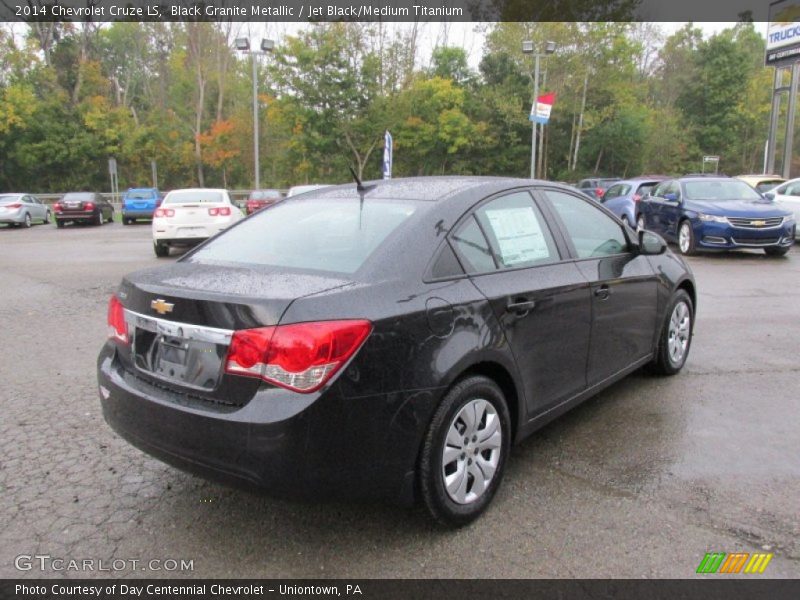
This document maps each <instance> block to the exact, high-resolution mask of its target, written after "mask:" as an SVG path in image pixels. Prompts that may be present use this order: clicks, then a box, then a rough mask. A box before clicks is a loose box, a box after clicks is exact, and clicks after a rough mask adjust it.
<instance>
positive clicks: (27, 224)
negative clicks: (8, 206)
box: [22, 213, 33, 229]
mask: <svg viewBox="0 0 800 600" xmlns="http://www.w3.org/2000/svg"><path fill="white" fill-rule="evenodd" d="M31 225H33V223H32V222H31V213H25V220H24V221H23V222H22V226H23V227H25V229H30V227H31Z"/></svg>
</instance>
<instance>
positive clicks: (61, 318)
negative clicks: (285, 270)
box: [0, 224, 800, 578]
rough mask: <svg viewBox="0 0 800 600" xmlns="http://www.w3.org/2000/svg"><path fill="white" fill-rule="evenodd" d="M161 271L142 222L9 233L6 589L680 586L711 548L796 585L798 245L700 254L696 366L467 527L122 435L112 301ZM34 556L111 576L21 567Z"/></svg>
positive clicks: (512, 474)
mask: <svg viewBox="0 0 800 600" xmlns="http://www.w3.org/2000/svg"><path fill="white" fill-rule="evenodd" d="M168 260H174V259H162V260H161V261H160V262H161V263H166V262H167V261H168ZM158 263H159V261H158V260H157V259H156V258H155V257H154V256H153V252H152V247H151V243H150V228H149V226H147V225H139V226H132V227H123V226H122V225H120V224H113V225H106V226H104V227H102V228H97V227H67V228H66V229H63V230H56V228H55V227H54V226H52V225H50V226H36V227H34V228H32V229H29V230H12V229H7V228H2V227H0V282H2V283H0V289H2V291H1V292H0V298H2V299H1V300H0V323H2V327H0V349H2V360H1V361H0V382H2V384H0V406H2V411H3V412H2V417H1V418H0V495H1V496H2V499H3V509H2V510H0V577H39V576H42V575H43V574H44V575H47V576H53V575H56V574H61V575H64V576H69V577H87V576H96V575H100V576H109V575H116V576H140V577H141V576H150V577H152V576H157V577H161V576H166V577H187V576H193V577H292V578H295V577H298V578H299V577H317V576H319V577H604V578H605V577H634V578H638V577H669V578H682V577H693V576H695V569H696V568H697V566H698V564H699V563H700V561H701V559H702V558H703V556H704V554H705V553H706V552H710V551H719V552H728V553H731V552H751V553H752V552H771V553H774V555H775V556H774V558H773V559H772V561H771V563H770V564H769V566H768V568H767V570H766V572H765V573H764V574H763V575H760V576H759V577H797V576H798V575H800V544H799V543H798V542H799V540H800V500H798V498H800V393H798V392H800V367H798V364H800V361H798V351H797V348H798V341H800V285H798V283H799V282H800V246H797V247H795V248H794V249H793V250H792V252H791V253H790V255H789V256H788V257H786V258H783V259H770V258H766V257H765V256H764V255H763V254H762V253H760V252H744V253H738V254H728V255H720V256H716V255H712V256H700V257H696V258H692V259H691V260H690V264H691V266H692V268H693V270H694V272H695V276H696V278H697V282H698V287H699V309H698V314H697V325H696V330H695V337H694V341H693V347H692V350H691V354H690V356H689V360H688V363H687V365H686V368H685V369H684V370H683V372H682V373H681V374H679V375H678V376H676V377H671V378H658V377H652V376H648V375H645V374H640V373H636V374H634V375H632V376H630V377H628V378H627V379H625V380H624V381H622V382H620V383H618V384H616V385H614V386H613V387H611V388H609V389H607V390H606V391H604V392H603V393H601V394H600V395H599V396H597V397H595V398H593V399H591V400H589V401H588V402H586V403H584V404H583V405H582V406H580V407H578V408H577V409H575V410H573V411H572V412H570V413H568V414H567V415H564V416H563V417H561V418H560V419H558V420H557V421H555V422H554V423H552V424H550V425H548V426H547V427H546V428H544V429H543V430H541V431H540V432H538V433H537V434H535V435H534V436H533V437H532V438H530V439H528V440H527V441H526V442H524V443H522V444H521V445H519V446H517V447H516V448H515V449H514V450H513V453H512V459H511V461H510V463H509V469H508V472H507V476H506V479H505V481H504V485H503V487H502V488H501V490H500V491H499V493H498V495H497V497H496V498H495V501H494V503H493V506H492V507H491V508H490V510H489V511H488V512H487V513H486V514H485V515H484V516H483V517H482V518H481V519H480V520H479V521H477V522H476V523H474V524H473V525H472V526H470V527H468V528H466V529H463V530H459V531H444V530H441V529H439V528H437V527H435V526H433V525H432V524H431V523H430V522H429V521H428V519H427V517H426V515H425V514H424V513H423V512H422V511H421V510H406V509H401V508H397V507H393V506H384V505H358V504H312V503H298V502H289V501H283V500H275V499H272V498H269V497H264V496H259V495H254V494H251V493H248V492H242V491H238V490H233V489H229V488H226V487H222V486H219V485H216V484H213V483H208V482H206V481H203V480H201V479H197V478H195V477H192V476H190V475H186V474H184V473H182V472H180V471H177V470H175V469H173V468H171V467H168V466H166V465H163V464H161V463H160V462H158V461H156V460H155V459H152V458H150V457H148V456H146V455H144V454H142V453H141V452H139V451H138V450H136V449H135V448H133V447H131V446H129V445H128V444H127V443H125V442H123V441H122V440H121V439H120V438H118V437H117V436H116V435H115V434H114V433H113V432H112V431H111V429H110V428H109V427H108V426H107V425H106V424H105V422H104V421H103V418H102V415H101V412H100V405H99V401H98V399H97V396H96V391H95V389H96V387H95V371H94V369H95V366H94V361H95V358H96V356H97V352H98V350H99V348H100V346H101V345H102V343H103V340H104V337H105V334H106V324H105V311H106V305H107V301H108V297H109V296H110V294H111V293H112V292H113V290H114V289H115V287H116V285H117V283H118V282H119V280H120V278H121V276H122V275H123V274H124V273H126V272H128V271H131V270H134V269H137V268H141V267H146V266H150V265H155V264H158ZM36 554H39V555H42V554H44V555H49V556H50V557H51V558H54V559H58V558H61V559H66V560H67V561H68V560H84V559H92V560H94V561H95V562H94V563H93V568H94V570H93V571H71V570H70V571H67V570H58V568H56V569H53V568H52V567H53V564H50V565H49V567H50V568H49V569H48V570H46V571H45V572H44V573H42V571H40V570H39V566H38V563H36V562H34V564H33V567H32V568H31V569H30V570H26V571H19V570H18V569H17V568H16V567H15V562H17V563H19V564H20V566H23V567H24V566H25V565H26V564H27V561H26V559H25V558H23V559H19V560H17V557H19V556H20V555H22V556H23V557H25V556H28V555H36ZM153 559H156V560H159V561H161V562H160V563H149V561H150V560H153ZM181 559H183V560H189V561H192V569H191V570H189V569H185V570H180V568H178V569H175V570H173V569H172V568H171V567H173V563H171V562H169V561H170V560H176V561H178V562H180V560H181ZM101 560H102V561H103V563H100V562H99V561H101ZM112 560H116V562H114V563H112V562H111V561H112ZM133 560H135V561H139V562H137V563H136V564H135V566H133V565H134V563H132V562H131V561H133ZM55 564H56V565H57V566H58V565H61V564H60V563H55ZM101 564H102V565H104V566H105V567H106V568H110V570H109V571H98V570H97V569H98V568H100V567H101ZM66 565H68V563H64V565H61V566H62V567H64V566H66ZM116 567H119V568H116ZM734 577H745V576H744V575H738V576H734ZM747 577H752V576H747Z"/></svg>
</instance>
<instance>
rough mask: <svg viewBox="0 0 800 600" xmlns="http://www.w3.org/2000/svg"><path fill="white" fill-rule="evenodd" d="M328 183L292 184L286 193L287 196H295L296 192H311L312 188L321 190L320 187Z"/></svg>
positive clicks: (326, 185) (324, 186)
mask: <svg viewBox="0 0 800 600" xmlns="http://www.w3.org/2000/svg"><path fill="white" fill-rule="evenodd" d="M330 185H331V184H329V183H313V184H308V185H294V186H292V187H290V188H289V191H288V192H287V194H286V197H287V198H291V197H292V196H297V195H298V194H305V193H306V192H313V191H314V190H321V189H322V188H326V187H329V186H330Z"/></svg>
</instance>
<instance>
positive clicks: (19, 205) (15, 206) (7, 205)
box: [6, 204, 22, 208]
mask: <svg viewBox="0 0 800 600" xmlns="http://www.w3.org/2000/svg"><path fill="white" fill-rule="evenodd" d="M6 208H22V204H6Z"/></svg>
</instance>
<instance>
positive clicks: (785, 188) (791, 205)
mask: <svg viewBox="0 0 800 600" xmlns="http://www.w3.org/2000/svg"><path fill="white" fill-rule="evenodd" d="M764 197H765V198H768V199H769V200H774V201H775V202H777V203H778V205H779V206H781V207H783V208H785V209H786V210H790V211H792V213H793V214H794V220H795V222H797V221H798V220H800V179H790V180H789V181H787V182H786V183H782V184H781V185H779V186H777V187H774V188H772V189H771V190H768V191H767V192H765V193H764ZM794 237H795V239H800V231H799V230H798V228H795V230H794Z"/></svg>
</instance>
